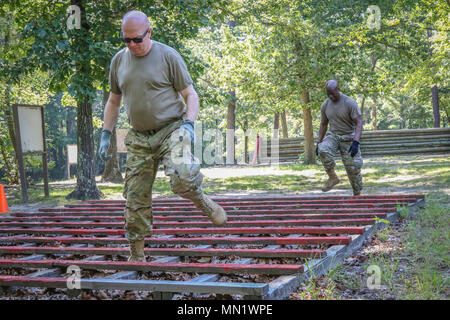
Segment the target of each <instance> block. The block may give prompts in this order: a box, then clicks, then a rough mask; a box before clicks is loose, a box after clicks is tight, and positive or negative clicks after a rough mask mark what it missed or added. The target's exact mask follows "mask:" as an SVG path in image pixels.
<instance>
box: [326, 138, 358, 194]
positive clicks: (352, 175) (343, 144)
mask: <svg viewBox="0 0 450 320" xmlns="http://www.w3.org/2000/svg"><path fill="white" fill-rule="evenodd" d="M352 142H353V135H344V136H340V135H337V134H334V133H332V132H327V134H326V136H325V139H323V140H322V142H321V143H319V145H318V147H319V150H318V151H319V152H318V153H319V158H320V160H321V161H322V164H323V166H324V168H325V170H327V171H328V170H330V169H333V168H334V167H335V165H336V163H335V161H334V159H333V157H334V156H335V155H337V154H338V151H339V153H340V154H341V157H342V162H343V164H344V167H345V171H347V176H348V179H349V180H350V184H351V185H352V188H353V191H355V192H361V190H362V187H363V185H362V177H361V168H362V165H363V159H362V156H361V149H359V150H358V153H357V154H356V155H355V156H354V157H353V158H352V156H351V155H350V153H349V152H348V150H349V149H350V146H351V145H352Z"/></svg>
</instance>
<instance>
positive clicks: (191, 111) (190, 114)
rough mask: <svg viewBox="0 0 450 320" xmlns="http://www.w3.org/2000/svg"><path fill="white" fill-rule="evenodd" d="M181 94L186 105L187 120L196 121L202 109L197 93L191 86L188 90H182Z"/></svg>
mask: <svg viewBox="0 0 450 320" xmlns="http://www.w3.org/2000/svg"><path fill="white" fill-rule="evenodd" d="M180 93H181V95H182V96H183V99H184V102H185V103H186V120H192V121H195V119H197V115H198V111H199V109H200V104H199V99H198V95H197V92H196V91H195V89H194V87H193V86H192V84H191V85H189V86H188V87H187V88H185V89H183V90H181V91H180Z"/></svg>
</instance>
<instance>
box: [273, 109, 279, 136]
mask: <svg viewBox="0 0 450 320" xmlns="http://www.w3.org/2000/svg"><path fill="white" fill-rule="evenodd" d="M279 138H280V113H278V112H277V113H275V118H274V119H273V139H279Z"/></svg>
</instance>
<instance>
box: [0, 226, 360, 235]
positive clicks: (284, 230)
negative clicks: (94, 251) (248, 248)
mask: <svg viewBox="0 0 450 320" xmlns="http://www.w3.org/2000/svg"><path fill="white" fill-rule="evenodd" d="M363 232H364V228H362V227H267V228H260V227H254V228H182V229H154V230H153V234H155V235H156V234H174V235H175V234H178V235H181V234H189V235H191V234H273V233H274V234H299V233H303V234H359V233H363ZM1 233H4V234H72V235H75V234H77V235H123V234H124V231H123V229H117V230H116V229H50V228H47V229H45V228H33V229H31V228H30V229H25V228H0V234H1Z"/></svg>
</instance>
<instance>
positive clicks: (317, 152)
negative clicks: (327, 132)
mask: <svg viewBox="0 0 450 320" xmlns="http://www.w3.org/2000/svg"><path fill="white" fill-rule="evenodd" d="M316 156H319V143H317V144H316Z"/></svg>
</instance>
